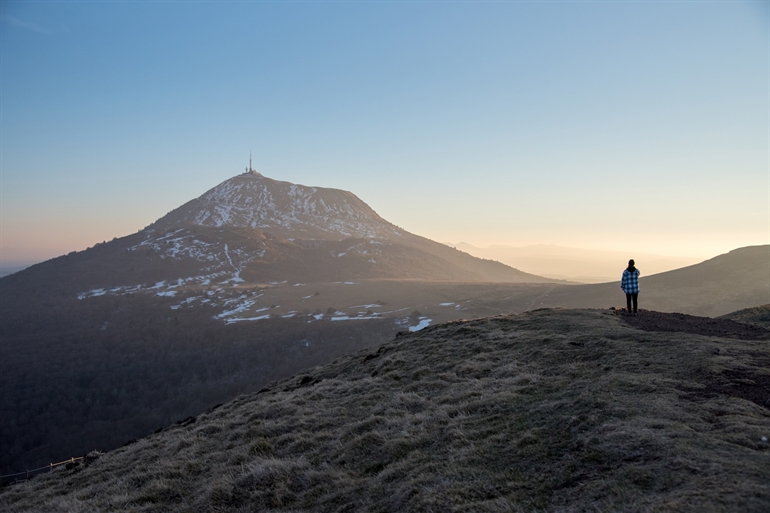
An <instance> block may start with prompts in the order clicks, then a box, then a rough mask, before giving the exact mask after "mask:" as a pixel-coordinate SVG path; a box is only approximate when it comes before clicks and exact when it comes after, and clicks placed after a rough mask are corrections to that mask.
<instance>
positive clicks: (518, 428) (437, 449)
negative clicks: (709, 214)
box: [0, 310, 770, 512]
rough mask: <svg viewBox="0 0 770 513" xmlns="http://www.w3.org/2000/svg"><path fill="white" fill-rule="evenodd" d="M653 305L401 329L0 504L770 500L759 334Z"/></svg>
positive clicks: (362, 506)
mask: <svg viewBox="0 0 770 513" xmlns="http://www.w3.org/2000/svg"><path fill="white" fill-rule="evenodd" d="M644 315H645V312H642V315H640V316H639V317H638V318H628V319H630V320H632V321H633V322H637V323H638V322H642V324H640V325H639V326H638V327H633V326H631V325H630V324H628V323H627V322H626V318H625V317H623V316H622V315H616V314H614V313H612V312H610V311H591V310H537V311H533V312H528V313H524V314H520V315H516V316H500V317H491V318H484V319H478V320H473V321H457V322H451V323H447V324H442V325H438V326H434V327H430V328H427V329H425V330H423V331H421V332H417V333H413V334H403V335H402V336H399V337H397V338H396V340H395V341H393V342H391V343H388V344H385V345H383V346H381V347H380V348H379V349H377V350H374V349H370V350H366V351H363V352H360V353H356V354H353V355H351V356H346V357H343V358H341V359H339V360H337V361H335V362H333V363H331V364H327V365H322V366H319V367H315V368H313V369H311V370H308V371H306V372H302V373H300V374H297V375H296V376H294V377H292V378H290V379H286V380H283V381H280V382H276V383H273V384H271V385H269V386H268V387H266V388H265V389H263V390H262V391H260V392H259V393H256V394H252V395H248V396H241V397H239V398H238V399H236V400H235V401H233V402H231V403H229V404H227V405H225V406H222V407H220V408H217V409H214V410H212V411H210V412H208V413H206V414H203V415H200V416H199V417H198V418H197V419H194V421H193V420H190V421H188V422H185V423H181V424H177V425H174V426H171V427H170V428H167V429H165V430H163V431H161V432H159V433H157V434H154V435H151V436H149V437H147V438H144V439H142V440H140V441H138V442H136V443H134V444H131V445H128V446H125V447H123V448H121V449H118V450H115V451H112V452H110V453H107V454H105V455H103V456H102V457H100V458H99V459H97V460H96V461H95V462H93V463H91V464H90V465H88V466H85V467H84V466H82V465H81V466H77V467H76V468H74V469H70V470H62V471H57V472H53V473H51V474H47V475H43V476H39V477H37V478H35V479H34V480H32V481H30V482H27V483H23V484H20V485H14V486H11V487H7V488H6V489H5V490H3V491H2V492H0V504H3V505H4V506H3V509H4V510H6V511H11V512H17V511H225V510H226V511H362V510H363V511H367V510H368V511H584V510H591V511H757V512H759V511H768V509H770V484H769V483H770V465H768V457H769V456H770V445H768V443H767V441H766V439H767V438H770V409H769V407H770V371H769V370H768V369H769V368H770V346H769V345H768V344H770V341H769V340H768V334H767V332H766V331H765V330H761V329H759V328H757V327H756V326H754V327H747V328H746V329H745V330H743V329H742V328H741V327H740V325H739V324H738V323H734V322H733V323H730V324H729V326H728V327H727V328H725V329H722V327H721V326H717V325H716V324H713V323H712V324H710V325H708V326H706V328H705V329H701V328H699V326H702V323H701V324H699V322H698V320H697V318H693V317H690V316H679V317H677V316H676V315H673V314H672V315H668V316H667V315H664V314H656V315H655V316H652V315H650V316H649V318H650V321H649V322H645V321H639V319H644ZM656 319H657V320H656ZM709 321H714V320H713V319H712V320H709ZM677 322H679V324H677ZM726 322H730V321H726ZM656 323H660V324H662V325H665V326H663V327H664V328H665V330H666V331H658V330H656V329H655V328H656ZM640 328H643V329H640ZM698 333H706V335H704V334H698ZM713 333H722V334H724V335H722V336H713V335H712V334H713ZM763 437H765V438H764V439H763Z"/></svg>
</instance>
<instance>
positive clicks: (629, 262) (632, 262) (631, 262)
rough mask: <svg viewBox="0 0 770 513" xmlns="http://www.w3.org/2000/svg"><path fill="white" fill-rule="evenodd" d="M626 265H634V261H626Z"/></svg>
mask: <svg viewBox="0 0 770 513" xmlns="http://www.w3.org/2000/svg"><path fill="white" fill-rule="evenodd" d="M628 265H636V264H634V259H633V258H632V259H631V260H629V261H628Z"/></svg>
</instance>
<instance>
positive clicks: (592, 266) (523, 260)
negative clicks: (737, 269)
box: [450, 242, 700, 283]
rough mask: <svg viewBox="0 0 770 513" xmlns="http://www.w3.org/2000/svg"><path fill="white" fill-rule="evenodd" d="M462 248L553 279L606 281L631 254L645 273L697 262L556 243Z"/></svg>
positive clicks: (648, 273) (687, 259) (460, 244)
mask: <svg viewBox="0 0 770 513" xmlns="http://www.w3.org/2000/svg"><path fill="white" fill-rule="evenodd" d="M450 246H453V247H455V248H457V249H459V250H461V251H465V252H466V253H470V254H471V255H473V256H477V257H479V258H486V259H490V260H497V261H498V262H502V263H504V264H506V265H510V266H512V267H515V268H517V269H521V270H523V271H526V272H530V273H534V274H537V275H539V276H547V277H549V278H554V279H563V280H570V281H576V282H581V283H603V282H608V281H615V280H616V279H617V278H618V277H619V276H620V271H619V269H620V270H622V268H623V266H624V264H625V263H626V262H628V260H629V259H630V258H634V259H636V262H637V264H638V265H641V266H642V267H644V271H645V275H647V276H649V275H651V274H657V273H661V272H665V271H671V270H673V269H679V268H680V267H685V266H688V265H692V264H696V263H698V262H699V261H700V260H699V259H696V258H685V257H671V256H661V255H654V254H644V253H633V254H629V253H621V252H619V251H598V250H588V249H582V248H569V247H564V246H556V245H553V244H534V245H530V246H503V245H493V246H487V247H483V248H480V247H476V246H472V245H471V244H466V243H464V242H461V243H459V244H450Z"/></svg>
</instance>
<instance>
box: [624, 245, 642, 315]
mask: <svg viewBox="0 0 770 513" xmlns="http://www.w3.org/2000/svg"><path fill="white" fill-rule="evenodd" d="M620 288H621V289H623V292H625V293H626V309H627V310H628V313H632V311H631V303H633V307H634V310H633V314H634V315H636V307H637V302H638V299H639V269H637V268H636V265H634V259H633V258H632V259H631V260H629V261H628V267H627V268H626V269H625V270H624V271H623V278H621V280H620Z"/></svg>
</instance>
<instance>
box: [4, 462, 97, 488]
mask: <svg viewBox="0 0 770 513" xmlns="http://www.w3.org/2000/svg"><path fill="white" fill-rule="evenodd" d="M82 459H83V456H81V457H80V458H74V457H73V458H70V459H68V460H64V461H60V462H59V463H49V464H48V465H46V466H45V467H40V468H35V469H32V470H25V471H24V472H17V473H16V474H7V475H4V476H0V484H2V485H8V484H13V483H18V482H21V481H26V480H27V479H29V478H30V477H32V476H36V475H38V474H44V473H46V472H51V471H52V470H53V469H54V468H56V467H58V466H60V465H67V464H74V463H75V462H76V461H80V460H82Z"/></svg>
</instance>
